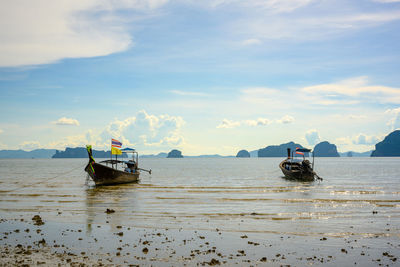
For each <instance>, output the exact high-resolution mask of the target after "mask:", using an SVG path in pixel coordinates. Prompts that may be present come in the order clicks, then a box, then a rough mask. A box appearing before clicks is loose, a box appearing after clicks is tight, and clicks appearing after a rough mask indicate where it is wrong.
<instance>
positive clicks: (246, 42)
mask: <svg viewBox="0 0 400 267" xmlns="http://www.w3.org/2000/svg"><path fill="white" fill-rule="evenodd" d="M259 44H262V41H261V40H260V39H256V38H253V39H247V40H244V41H243V42H242V45H244V46H248V45H259Z"/></svg>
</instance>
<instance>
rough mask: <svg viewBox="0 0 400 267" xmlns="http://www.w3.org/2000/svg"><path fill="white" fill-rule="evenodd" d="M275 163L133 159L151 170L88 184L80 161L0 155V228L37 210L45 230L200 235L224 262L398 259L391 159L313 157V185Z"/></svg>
mask: <svg viewBox="0 0 400 267" xmlns="http://www.w3.org/2000/svg"><path fill="white" fill-rule="evenodd" d="M281 160H283V158H182V159H167V158H143V159H139V165H140V167H141V168H144V169H151V170H152V172H151V175H150V174H148V173H146V172H141V175H140V181H139V182H138V183H132V184H124V185H115V186H100V187H96V186H95V185H94V183H93V181H91V180H90V179H88V177H87V175H86V173H85V172H84V167H85V165H86V164H87V159H1V160H0V217H1V219H2V220H3V222H5V223H2V224H0V230H1V231H3V232H4V231H6V230H7V229H8V230H9V229H12V225H13V224H11V223H8V224H7V222H10V221H12V220H14V221H16V220H18V219H20V218H22V219H21V220H24V219H25V221H29V220H30V218H31V217H32V216H34V215H36V214H39V215H40V216H41V218H42V219H44V220H45V222H46V223H47V224H46V225H47V226H48V227H50V228H51V229H52V230H49V231H50V232H51V231H53V232H52V233H53V235H55V234H54V233H57V229H58V230H59V231H61V229H64V228H65V227H67V225H68V226H70V227H73V225H75V226H77V227H78V226H79V227H81V229H83V232H86V237H87V236H90V235H91V234H95V233H96V234H98V235H100V236H103V237H104V240H108V239H110V235H108V234H107V233H112V234H114V233H115V232H116V231H118V227H119V228H121V227H124V228H125V229H126V228H129V229H138V231H139V229H140V231H143V233H148V234H149V233H155V231H161V230H162V231H164V232H163V233H165V231H170V232H169V233H170V236H171V237H170V239H171V238H172V239H176V240H178V239H179V238H181V240H180V241H179V242H181V241H182V242H183V240H185V244H186V239H184V237H183V236H186V237H187V236H190V234H191V233H192V234H193V235H194V233H196V234H197V233H202V235H203V236H205V239H209V241H208V242H207V243H209V244H210V243H213V242H214V244H215V246H213V247H214V250H215V247H217V248H220V250H221V251H225V254H226V257H225V258H223V257H222V256H223V255H224V253H222V252H221V253H220V254H221V255H222V256H221V257H222V258H221V257H220V259H218V260H219V262H220V263H221V264H222V263H225V264H228V265H230V264H233V263H235V264H239V265H253V266H254V265H260V264H261V265H262V264H266V263H269V264H272V265H274V264H276V265H278V266H279V265H293V266H306V265H318V264H319V265H326V264H331V265H332V266H337V265H338V264H340V265H343V266H346V265H348V266H354V265H357V264H358V265H361V266H379V265H384V266H386V265H400V258H399V259H398V260H397V258H398V257H400V252H399V251H400V172H399V170H400V158H315V171H316V172H317V173H318V175H319V176H320V177H322V178H323V180H322V181H315V182H299V181H291V180H287V179H285V178H284V177H283V174H282V173H281V171H280V169H279V166H278V164H279V162H280V161H281ZM107 209H109V210H112V213H107V212H106V210H107ZM63 227H64V228H63ZM101 227H102V228H101ZM50 228H49V229H50ZM99 228H100V229H102V231H103V232H96V231H100V230H98V229H99ZM50 232H49V233H50ZM183 233H185V234H183ZM221 233H223V234H221ZM49 235H50V234H49ZM143 235H144V236H145V235H146V234H143ZM224 235H225V238H223V236H224ZM50 236H51V235H50ZM180 236H181V237H180ZM142 237H143V236H142ZM250 238H252V239H251V240H252V241H250ZM56 239H57V238H54V242H56V241H55V240H56ZM15 240H19V242H22V241H23V240H24V238H23V237H22V236H20V237H19V239H18V237H15ZM21 240H22V241H21ZM57 240H58V239H57ZM131 241H132V240H131ZM242 241H243V242H244V243H243V244H242V245H243V246H242V245H240V242H242ZM10 242H12V241H11V239H8V240H7V239H1V240H0V245H7V244H9V243H10ZM15 242H16V241H15ZM104 242H107V241H104ZM132 242H133V241H132ZM153 242H154V244H157V242H156V241H155V240H153ZM176 242H178V241H176ZM172 243H173V242H172ZM254 244H258V245H254ZM159 245H160V246H161V243H159ZM103 246H104V244H103ZM198 246H200V245H192V250H191V252H193V250H194V248H198ZM210 246H211V245H210ZM241 246H242V247H244V248H245V249H248V251H247V254H245V255H246V256H243V255H242V257H240V254H243V253H242V250H241V249H240V248H241ZM77 247H79V246H77ZM81 247H83V246H81ZM174 247H175V251H179V247H180V246H179V245H178V244H177V243H176V244H175V246H174ZM274 248H275V250H274ZM232 251H235V252H232ZM237 251H240V252H237ZM165 253H167V252H165ZM165 253H164V254H165ZM235 253H236V254H235ZM164 254H163V255H164ZM183 254H184V253H183V252H181V253H180V254H179V253H175V254H174V256H172V257H169V260H168V257H166V256H165V255H164V256H163V257H164V258H163V260H160V259H158V258H157V256H155V255H158V254H157V253H155V254H154V255H153V256H152V257H153V258H155V259H158V260H154V261H153V262H152V264H153V265H158V264H161V265H163V264H164V265H169V264H170V265H181V264H183V265H186V264H184V263H188V262H187V261H185V260H182V259H185V257H186V256H185V255H183ZM149 255H150V254H149ZM229 255H231V258H230V257H229ZM277 255H279V256H277ZM282 255H285V256H282ZM178 256H179V257H178ZM263 256H265V261H264V260H263ZM199 257H200V256H199ZM204 257H206V255H203V256H201V257H200V258H201V260H204V262H206V261H208V260H209V258H204ZM128 258H129V257H128ZM165 258H167V260H165ZM215 258H217V256H215ZM244 258H246V259H247V260H248V261H247V262H246V261H243V259H244ZM196 259H197V260H198V259H199V258H198V257H193V259H192V261H190V262H191V263H193V264H194V263H201V262H200V261H197V262H196ZM136 260H138V259H136ZM138 261H139V263H141V264H145V265H147V263H149V262H150V261H149V258H146V259H141V261H140V260H138ZM224 261H225V262H224ZM136 263H137V262H136ZM157 263H158V264H157ZM189 265H191V264H189Z"/></svg>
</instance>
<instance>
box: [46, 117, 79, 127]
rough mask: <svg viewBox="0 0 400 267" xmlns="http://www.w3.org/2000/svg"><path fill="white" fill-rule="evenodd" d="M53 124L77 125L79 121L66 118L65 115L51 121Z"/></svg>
mask: <svg viewBox="0 0 400 267" xmlns="http://www.w3.org/2000/svg"><path fill="white" fill-rule="evenodd" d="M52 123H53V124H57V125H75V126H79V121H78V120H76V119H71V118H66V117H62V118H60V119H58V120H56V121H53V122H52Z"/></svg>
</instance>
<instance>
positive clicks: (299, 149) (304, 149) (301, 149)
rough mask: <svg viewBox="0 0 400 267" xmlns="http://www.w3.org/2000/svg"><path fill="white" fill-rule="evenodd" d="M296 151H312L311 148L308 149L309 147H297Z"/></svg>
mask: <svg viewBox="0 0 400 267" xmlns="http://www.w3.org/2000/svg"><path fill="white" fill-rule="evenodd" d="M296 151H299V152H311V149H308V148H296Z"/></svg>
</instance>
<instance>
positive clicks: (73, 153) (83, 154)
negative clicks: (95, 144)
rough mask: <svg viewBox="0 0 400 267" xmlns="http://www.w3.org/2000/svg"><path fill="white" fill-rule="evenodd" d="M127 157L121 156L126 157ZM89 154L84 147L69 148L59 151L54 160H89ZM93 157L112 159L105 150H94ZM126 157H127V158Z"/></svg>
mask: <svg viewBox="0 0 400 267" xmlns="http://www.w3.org/2000/svg"><path fill="white" fill-rule="evenodd" d="M124 156H125V155H121V157H124ZM87 157H88V153H87V150H86V148H84V147H76V148H70V147H67V148H66V149H65V151H59V150H57V151H56V153H55V154H54V155H53V156H52V158H53V159H58V158H87ZM93 157H94V158H109V157H111V151H110V150H109V151H104V150H95V149H93ZM125 157H126V156H125Z"/></svg>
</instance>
